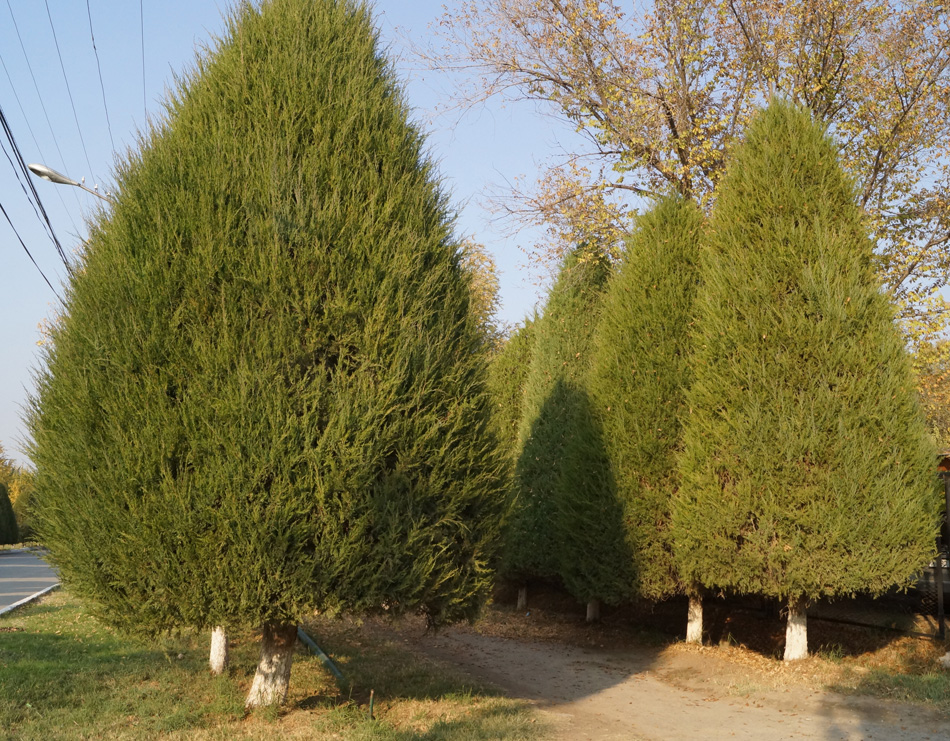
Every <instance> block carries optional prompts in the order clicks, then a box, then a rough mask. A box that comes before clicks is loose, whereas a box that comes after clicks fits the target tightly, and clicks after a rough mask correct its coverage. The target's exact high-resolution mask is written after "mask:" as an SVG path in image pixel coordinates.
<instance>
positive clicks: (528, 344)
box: [488, 317, 537, 460]
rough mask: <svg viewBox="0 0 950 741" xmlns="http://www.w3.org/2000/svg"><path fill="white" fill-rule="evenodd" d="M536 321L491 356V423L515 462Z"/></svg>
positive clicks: (522, 329) (532, 319)
mask: <svg viewBox="0 0 950 741" xmlns="http://www.w3.org/2000/svg"><path fill="white" fill-rule="evenodd" d="M536 320H537V319H536V317H535V318H529V319H526V320H525V323H524V324H523V325H521V326H519V327H518V328H517V329H515V331H514V332H512V333H511V336H510V337H508V339H507V340H505V342H504V344H503V345H502V346H501V348H500V349H499V350H498V352H497V353H496V354H495V355H494V356H493V357H492V359H491V363H490V365H489V368H488V386H489V390H490V392H491V399H492V420H493V424H494V428H495V435H496V437H497V438H498V443H499V446H500V447H501V449H502V450H503V451H506V452H507V456H508V458H510V459H512V460H514V458H515V457H516V454H517V444H518V427H519V425H520V424H521V417H522V415H523V413H524V395H525V380H526V379H527V376H528V368H529V367H530V365H531V351H532V350H533V349H534V323H535V321H536Z"/></svg>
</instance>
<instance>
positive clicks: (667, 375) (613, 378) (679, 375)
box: [591, 197, 703, 642]
mask: <svg viewBox="0 0 950 741" xmlns="http://www.w3.org/2000/svg"><path fill="white" fill-rule="evenodd" d="M702 223H703V217H702V214H701V212H700V211H699V209H698V208H697V207H696V206H695V205H694V204H693V203H692V202H691V201H689V200H687V199H683V198H680V197H669V198H665V199H663V200H661V201H660V202H658V203H657V204H656V205H655V206H654V208H653V209H651V210H650V211H648V212H646V213H645V214H644V215H643V216H641V217H640V218H639V219H638V221H637V224H636V230H635V231H634V233H633V234H632V235H631V237H630V238H629V240H628V241H627V249H626V252H625V254H624V259H623V263H622V265H621V266H620V269H619V271H618V273H617V274H616V275H615V276H614V278H613V280H612V281H611V283H610V288H609V290H608V292H607V295H606V297H605V298H604V306H603V316H602V319H601V322H600V324H599V326H598V328H597V333H596V335H595V352H594V370H593V375H592V380H591V389H592V393H593V397H594V399H595V402H596V407H597V409H598V412H599V413H600V415H601V418H602V420H603V421H602V425H603V439H604V440H605V442H606V452H607V457H608V459H609V461H610V472H611V478H612V481H613V485H614V486H615V487H616V490H617V497H618V498H619V500H620V501H621V502H622V509H623V517H622V519H623V521H624V522H625V524H626V528H627V542H628V544H629V548H630V553H631V559H632V563H631V564H630V569H629V572H630V573H631V574H632V579H633V584H632V586H631V591H632V592H633V593H634V594H637V595H639V596H641V597H645V598H647V599H663V598H666V597H669V596H670V595H672V594H675V593H677V592H682V591H684V590H685V591H687V592H689V593H690V597H691V609H690V615H691V620H690V624H689V626H688V630H687V633H688V636H687V637H688V640H690V641H691V642H700V641H701V640H702V608H701V605H702V602H701V600H700V597H699V594H698V589H696V588H695V586H691V585H683V584H682V583H681V582H680V579H679V577H678V575H677V573H676V568H675V567H674V564H673V547H672V543H671V541H670V531H669V526H670V522H669V521H670V508H671V502H672V497H673V495H674V493H675V492H676V490H677V488H678V487H679V473H678V471H677V461H676V456H677V455H678V453H679V452H680V450H681V448H682V425H681V420H682V417H683V415H684V411H685V394H686V390H687V388H688V386H689V379H690V371H689V365H688V356H689V345H690V330H691V324H692V319H693V297H694V296H695V294H696V290H697V288H698V279H699V271H698V262H699V241H700V238H701V228H702Z"/></svg>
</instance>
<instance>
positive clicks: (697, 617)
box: [686, 592, 703, 646]
mask: <svg viewBox="0 0 950 741" xmlns="http://www.w3.org/2000/svg"><path fill="white" fill-rule="evenodd" d="M686 642H687V643H692V644H693V645H696V646H702V645H703V596H702V594H700V593H699V592H695V593H691V594H690V595H689V608H688V610H687V613H686Z"/></svg>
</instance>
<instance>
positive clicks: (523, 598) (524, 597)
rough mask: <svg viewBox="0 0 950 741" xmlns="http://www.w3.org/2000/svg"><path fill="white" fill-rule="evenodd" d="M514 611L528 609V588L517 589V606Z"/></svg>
mask: <svg viewBox="0 0 950 741" xmlns="http://www.w3.org/2000/svg"><path fill="white" fill-rule="evenodd" d="M515 609H516V610H527V609H528V588H527V587H521V588H519V589H518V606H517V607H516V608H515Z"/></svg>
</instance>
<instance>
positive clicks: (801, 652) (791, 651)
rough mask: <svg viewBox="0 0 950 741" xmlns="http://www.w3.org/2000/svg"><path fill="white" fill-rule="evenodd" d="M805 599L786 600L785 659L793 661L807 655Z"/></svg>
mask: <svg viewBox="0 0 950 741" xmlns="http://www.w3.org/2000/svg"><path fill="white" fill-rule="evenodd" d="M807 619H808V618H807V616H806V615H805V600H804V599H802V598H798V599H790V600H789V601H788V622H787V623H786V625H785V660H786V661H794V660H796V659H804V658H807V656H808V622H807Z"/></svg>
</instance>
